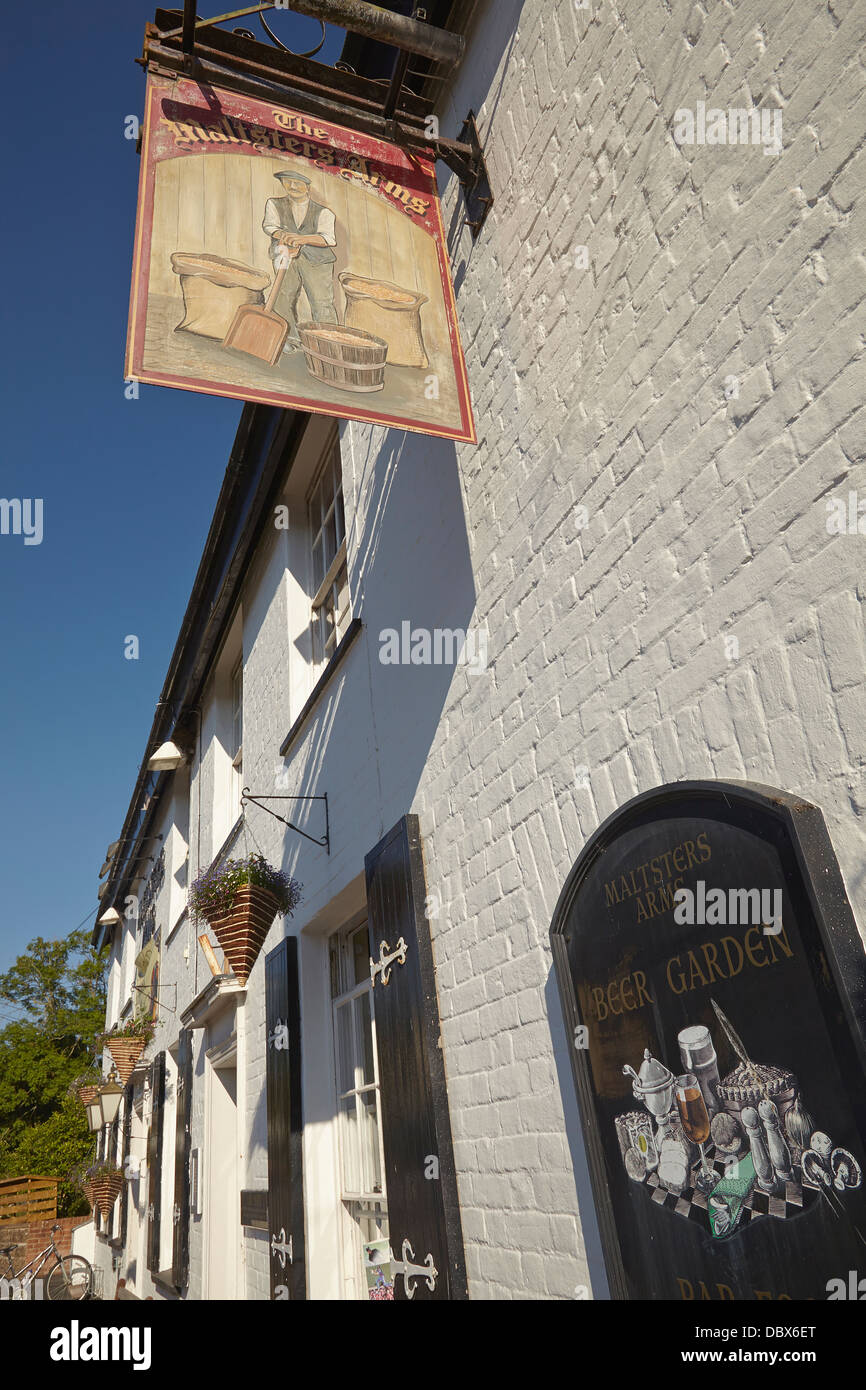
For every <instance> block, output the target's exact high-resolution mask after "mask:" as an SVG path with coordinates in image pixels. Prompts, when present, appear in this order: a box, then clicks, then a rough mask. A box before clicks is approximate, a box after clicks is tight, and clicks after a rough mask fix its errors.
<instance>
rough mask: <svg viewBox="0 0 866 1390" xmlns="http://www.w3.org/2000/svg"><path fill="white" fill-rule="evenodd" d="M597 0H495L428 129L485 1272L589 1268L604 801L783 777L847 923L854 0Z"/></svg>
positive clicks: (858, 835) (457, 1092)
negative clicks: (447, 313)
mask: <svg viewBox="0 0 866 1390" xmlns="http://www.w3.org/2000/svg"><path fill="white" fill-rule="evenodd" d="M590 6H591V8H590V9H588V10H585V9H578V8H577V7H576V6H574V5H572V4H571V3H566V2H565V0H560V3H558V4H549V3H547V4H542V3H540V0H528V2H527V3H523V4H517V3H508V0H505V2H504V3H503V2H502V0H499V3H497V4H495V5H488V6H487V7H486V10H485V12H484V15H483V17H482V19H481V21H480V24H479V26H478V28H477V31H476V33H475V35H474V36H473V42H472V46H471V48H470V52H469V56H468V58H467V61H466V63H465V64H464V67H463V69H462V72H461V74H460V76H459V78H458V80H457V82H456V84H455V87H454V89H453V91H452V93H451V95H450V100H449V104H448V116H449V126H450V128H449V129H447V130H446V131H445V133H448V134H451V133H456V131H457V130H458V129H459V124H460V121H461V120H462V117H463V116H464V115H465V113H466V110H467V109H468V108H469V107H473V108H474V109H475V110H476V111H478V112H479V126H480V128H481V130H482V132H483V135H484V141H485V155H486V160H487V164H488V169H489V172H490V175H491V181H492V184H493V187H494V191H495V194H496V199H497V201H496V206H495V208H494V210H493V212H492V214H491V216H490V218H489V220H488V222H487V224H486V226H485V228H484V231H483V233H482V236H481V237H480V239H479V240H478V242H477V243H476V244H474V245H473V244H472V242H471V238H470V234H469V232H468V230H464V231H463V232H462V234H460V235H459V236H458V237H456V238H455V239H454V240H453V241H452V246H451V253H452V260H453V265H454V270H455V275H456V277H457V279H458V281H459V282H460V292H459V300H458V303H459V311H460V320H461V328H462V333H463V340H464V345H465V348H466V352H467V359H468V362H469V370H470V380H471V385H472V392H473V397H474V402H475V408H476V413H477V417H478V430H479V438H480V444H479V447H478V448H477V449H472V448H469V447H461V448H460V449H459V461H460V477H461V479H462V484H463V489H464V505H465V516H466V524H467V531H468V541H469V549H470V554H471V568H472V575H473V581H474V588H475V592H476V594H477V599H476V604H475V608H474V614H473V621H474V622H476V623H486V624H487V626H488V628H489V633H490V655H491V670H490V672H489V675H488V677H487V678H485V679H479V678H474V679H473V678H471V677H467V676H466V674H465V673H463V672H458V673H457V675H456V676H455V679H454V681H453V683H452V685H451V688H450V690H449V692H448V697H447V700H446V701H445V703H444V706H443V710H442V717H441V720H440V722H439V724H438V727H437V729H436V732H435V735H434V737H433V739H432V743H431V748H430V754H429V757H428V758H427V760H426V764H425V767H424V769H423V772H422V774H421V777H420V779H419V785H418V789H417V792H416V794H415V796H414V798H413V809H415V810H416V811H418V812H419V813H420V815H421V818H422V828H423V830H424V831H425V854H426V858H427V872H428V877H429V880H430V883H431V884H434V885H436V886H438V887H440V888H441V891H442V893H443V899H444V906H443V911H442V915H441V916H440V917H439V918H437V919H436V920H435V921H434V922H433V928H434V937H435V950H436V956H437V961H438V962H439V963H440V973H439V986H440V1005H441V1009H442V1015H443V1036H444V1043H445V1059H446V1065H447V1068H448V1074H449V1078H450V1092H449V1094H450V1102H451V1113H452V1122H453V1126H454V1134H455V1147H456V1152H457V1157H458V1165H459V1169H460V1189H461V1198H462V1202H463V1219H464V1235H465V1238H466V1242H467V1256H468V1264H469V1275H470V1286H471V1291H472V1294H473V1296H475V1297H551V1296H554V1297H555V1296H570V1295H571V1294H572V1293H573V1290H574V1286H575V1285H576V1284H579V1283H583V1282H587V1271H586V1266H585V1264H584V1261H583V1253H582V1242H581V1237H580V1225H579V1221H578V1220H577V1219H576V1202H575V1182H574V1177H573V1175H572V1160H571V1155H570V1152H569V1148H568V1145H567V1144H566V1143H565V1142H564V1122H563V1112H562V1100H561V1093H560V1086H559V1080H558V1077H557V1073H556V1069H555V1066H554V1061H553V1051H552V1045H551V1031H553V1033H554V1036H555V1034H556V1029H557V1028H558V1027H559V1026H560V1024H559V1021H558V1019H552V1020H551V1022H550V1024H548V1022H547V1014H548V1007H547V1000H546V998H545V993H544V989H545V984H548V985H549V978H550V970H551V960H550V954H549V949H548V942H547V930H548V926H549V921H550V916H551V912H552V909H553V906H554V904H555V901H556V898H557V895H558V893H559V890H560V887H561V885H562V882H563V879H564V877H565V875H566V873H567V871H568V869H569V868H570V866H571V863H572V862H573V860H574V858H575V857H576V855H577V853H578V852H579V850H580V849H581V847H582V845H583V844H584V843H585V840H586V838H587V836H588V835H589V834H590V833H591V832H592V830H594V829H595V827H596V826H597V825H598V823H599V822H600V821H601V820H602V819H603V818H604V817H605V816H607V815H608V814H609V813H610V812H611V811H613V810H614V809H615V808H616V807H617V806H618V805H619V804H621V803H622V802H623V801H625V800H627V799H628V798H629V797H630V796H632V795H634V794H635V793H637V792H639V791H644V790H646V789H647V788H649V787H652V786H654V785H657V784H658V783H660V782H665V781H672V780H676V779H678V778H683V777H721V778H725V777H731V778H744V777H749V778H754V779H755V780H758V781H762V782H767V783H770V784H775V785H778V786H780V787H786V788H789V789H792V790H795V791H797V792H800V793H802V794H803V795H804V796H806V797H807V798H809V799H811V800H813V801H815V802H816V803H817V804H818V805H819V806H821V807H822V809H823V811H824V814H825V816H826V818H827V821H828V824H829V827H830V832H831V835H832V837H833V840H834V843H835V845H836V848H837V852H838V854H839V858H840V861H841V864H842V868H843V873H844V875H845V878H846V882H847V885H848V889H849V892H850V894H851V897H852V901H853V903H854V907H855V912H856V914H857V915H858V917H859V920H860V922H861V923H862V922H863V921H866V890H864V884H863V878H862V874H861V872H860V865H861V863H862V852H863V841H862V812H863V800H864V797H863V790H862V786H863V784H862V739H860V740H858V733H859V731H860V730H861V729H862V725H863V715H864V701H863V694H862V679H863V671H864V655H866V650H864V634H863V619H862V608H861V603H860V600H861V598H862V587H861V589H860V591H859V592H858V583H859V584H860V585H861V586H862V579H860V575H861V574H862V565H863V545H864V542H863V540H862V538H860V537H857V536H847V535H846V536H830V535H828V533H827V530H826V526H825V520H826V498H827V496H831V495H847V491H848V489H849V487H859V489H860V495H861V497H862V498H863V499H864V500H866V470H864V469H863V419H864V412H863V410H862V409H860V399H861V392H858V389H857V386H856V385H855V382H859V385H860V387H861V388H862V384H863V380H864V373H863V361H862V351H863V342H864V333H863V330H864V313H863V303H862V300H863V283H864V270H866V264H864V258H863V254H862V247H863V244H864V243H863V237H862V232H861V233H860V234H859V235H858V229H862V225H863V216H864V202H866V199H864V197H863V172H862V171H863V130H864V121H866V111H864V100H863V74H862V68H861V67H860V65H859V62H858V58H857V51H858V47H859V46H860V44H861V43H862V38H863V30H864V28H866V13H864V11H863V10H862V8H861V7H858V6H856V5H847V4H845V5H837V4H835V3H834V4H832V5H831V6H825V5H819V4H816V3H805V4H803V3H798V4H796V5H795V4H792V3H790V0H786V2H785V3H775V4H769V5H766V4H763V3H762V4H761V5H756V4H750V3H745V4H739V5H737V6H736V7H733V6H731V5H728V4H724V3H722V4H719V5H715V6H712V7H710V9H709V12H708V13H705V12H704V10H703V9H702V7H700V6H699V5H694V6H692V5H690V4H676V3H675V4H673V5H669V6H665V5H663V4H661V3H660V0H644V3H641V4H640V5H637V4H632V5H628V4H620V5H616V6H612V5H610V4H598V3H595V0H590ZM514 22H516V24H517V29H516V33H515V34H514V35H513V37H512V35H511V24H512V23H514ZM698 100H706V101H707V103H708V105H712V104H718V105H719V106H725V107H727V106H729V105H737V106H748V105H750V104H751V103H752V102H754V103H756V104H759V105H778V106H781V107H782V109H783V128H784V149H783V153H782V155H781V156H779V157H768V156H765V155H764V154H763V151H762V150H761V149H760V148H758V149H755V150H753V149H751V148H745V149H743V148H735V147H734V148H726V147H699V146H693V147H687V146H683V147H682V148H678V147H677V146H676V145H675V143H674V142H673V140H672V137H671V125H672V121H673V116H674V112H675V110H676V109H677V108H678V107H689V108H691V109H694V108H695V103H696V102H697V101H698ZM858 169H859V171H860V177H859V179H858V178H857V177H856V170H858ZM453 185H454V181H453V180H452V186H451V187H450V189H449V196H448V200H447V211H448V213H450V212H451V211H452V210H454V211H455V212H456V211H458V210H459V198H458V196H457V194H456V189H455V188H454V186H453ZM445 221H446V226H448V225H451V219H450V217H449V216H448V215H446V218H445ZM580 244H585V245H586V246H587V247H588V250H589V268H588V269H587V270H583V271H581V270H578V269H576V268H575V258H574V250H575V247H576V246H578V245H580ZM728 375H736V376H737V377H738V378H739V383H740V386H739V395H738V397H737V398H736V399H731V400H726V399H725V395H724V379H725V377H727V376H728ZM352 434H353V436H360V435H361V434H362V431H361V430H360V429H358V428H356V427H353V429H352ZM433 452H434V451H432V450H431V448H430V445H429V443H427V442H425V441H418V440H410V441H407V442H406V445H405V446H404V447H403V449H402V450H401V452H400V466H401V467H404V468H406V469H407V470H411V469H412V468H413V467H415V468H417V469H418V470H419V471H420V470H422V469H432V468H435V467H437V463H438V460H437V459H436V458H435V457H430V455H431V453H433ZM425 455H426V456H427V458H426V459H425ZM580 503H583V504H584V505H585V506H586V507H587V509H588V512H589V517H588V524H587V526H586V527H585V528H584V529H582V530H578V528H577V526H576V521H575V509H576V507H577V505H578V504H580ZM371 507H372V503H371ZM419 520H421V521H424V522H425V524H426V519H425V518H424V517H423V514H421V513H420V509H419ZM404 524H405V522H404ZM431 529H432V528H431ZM437 539H441V538H437ZM442 559H443V566H445V567H447V565H448V563H449V560H448V552H447V550H445V551H444V552H443V556H442ZM395 583H396V575H395ZM366 598H367V617H368V621H369V622H370V624H371V627H372V626H374V625H375V620H374V618H373V614H372V612H371V605H370V602H369V598H370V595H369V593H368V594H367V595H366ZM402 616H406V617H409V618H411V619H413V620H414V621H419V620H418V619H417V618H416V615H415V613H414V612H413V611H411V610H410V609H409V608H408V607H407V609H406V611H405V612H404V613H403V614H402ZM445 620H446V615H445V614H444V613H443V615H442V618H441V619H440V621H442V622H444V621H445ZM726 635H728V636H735V637H736V638H737V639H738V641H739V657H738V659H737V660H728V659H727V658H726V654H725V643H724V637H725V636H726ZM380 722H381V723H383V724H384V722H385V721H384V720H381V721H380ZM389 722H390V721H389ZM579 765H585V766H586V767H587V769H588V785H587V787H585V788H583V787H580V786H578V785H577V781H576V777H575V769H576V768H577V767H578V766H579ZM386 819H387V817H386ZM550 997H551V992H550V990H549V989H548V993H547V999H549V998H550ZM559 1045H560V1047H561V1049H562V1048H564V1044H563V1043H562V1040H561V1039H560V1040H559ZM565 1078H566V1085H570V1084H571V1083H570V1079H569V1078H568V1074H567V1071H566V1072H565ZM542 1145H544V1146H545V1150H544V1159H543V1161H540V1155H539V1150H540V1146H542Z"/></svg>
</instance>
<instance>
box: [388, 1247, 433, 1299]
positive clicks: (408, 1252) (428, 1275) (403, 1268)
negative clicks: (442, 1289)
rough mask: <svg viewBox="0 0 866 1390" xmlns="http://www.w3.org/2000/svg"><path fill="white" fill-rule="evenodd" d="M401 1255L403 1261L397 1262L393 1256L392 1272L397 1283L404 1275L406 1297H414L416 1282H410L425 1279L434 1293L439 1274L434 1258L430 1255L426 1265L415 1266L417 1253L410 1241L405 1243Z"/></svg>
mask: <svg viewBox="0 0 866 1390" xmlns="http://www.w3.org/2000/svg"><path fill="white" fill-rule="evenodd" d="M401 1254H402V1256H403V1258H402V1260H395V1259H394V1256H393V1254H392V1255H391V1271H392V1273H393V1275H394V1281H395V1283H396V1281H397V1279H398V1278H399V1276H400V1275H401V1274H402V1276H403V1291H404V1293H405V1294H406V1297H407V1298H413V1297H414V1294H415V1284H414V1282H413V1283H410V1282H409V1281H410V1280H415V1279H418V1278H423V1279H424V1282H425V1283H426V1285H427V1287H428V1289H429V1290H430V1292H431V1293H432V1292H433V1290H434V1289H435V1287H436V1276H437V1275H438V1273H439V1271H438V1269H437V1268H436V1266H435V1265H434V1263H433V1256H432V1255H428V1256H427V1258H426V1260H425V1261H424V1263H423V1264H421V1265H416V1264H413V1263H412V1261H414V1259H415V1251H414V1250H413V1249H412V1247H411V1245H410V1244H409V1242H408V1240H404V1241H403V1249H402V1251H401Z"/></svg>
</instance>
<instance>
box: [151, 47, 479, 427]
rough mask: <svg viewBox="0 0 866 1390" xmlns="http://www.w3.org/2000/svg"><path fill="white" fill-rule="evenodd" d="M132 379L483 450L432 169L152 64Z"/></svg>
mask: <svg viewBox="0 0 866 1390" xmlns="http://www.w3.org/2000/svg"><path fill="white" fill-rule="evenodd" d="M126 376H127V378H134V379H136V380H138V381H144V382H153V383H156V384H158V385H162V386H177V387H181V388H183V389H184V390H187V391H200V392H204V393H206V394H211V395H218V396H233V397H237V398H238V399H240V400H245V401H260V402H264V403H266V404H269V405H277V406H284V407H291V408H296V409H300V410H305V411H313V412H318V413H321V414H325V415H336V416H344V417H347V418H349V419H355V420H367V421H370V422H372V423H374V424H382V425H395V426H398V427H399V428H401V429H408V430H418V431H420V432H421V433H424V434H433V435H440V436H443V437H445V438H448V439H456V440H466V441H470V442H474V440H475V433H474V426H473V421H472V408H471V404H470V400H469V391H468V386H467V381H466V366H465V363H464V360H463V352H462V349H461V346H460V340H459V336H458V331H457V317H456V310H455V304H454V294H453V289H452V285H451V274H450V269H449V265H448V257H447V254H446V250H445V239H444V232H443V227H442V218H441V213H440V208H439V199H438V196H437V191H436V177H435V171H434V167H433V164H432V163H431V162H430V160H428V159H425V158H423V157H420V156H418V155H416V154H415V153H414V152H413V153H411V154H410V153H408V152H407V151H405V150H402V149H400V148H399V147H398V146H396V145H391V144H388V143H386V142H384V141H382V140H377V139H374V138H372V137H370V136H367V135H361V134H359V133H358V132H355V131H351V130H348V129H346V128H345V127H343V126H339V125H336V124H334V123H332V122H330V121H323V120H321V119H320V118H319V117H312V116H306V115H301V114H300V113H298V112H295V111H292V110H289V109H288V108H285V107H280V106H276V105H273V104H271V103H270V102H266V101H260V100H255V99H253V98H250V97H245V96H240V95H237V94H233V93H229V92H224V91H218V90H216V89H214V88H212V87H201V86H199V85H198V84H197V83H195V82H193V81H191V80H189V79H187V78H170V77H164V76H157V75H153V74H149V76H148V83H147V100H146V108H145V118H144V130H143V149H142V167H141V179H140V184H139V199H138V218H137V225H136V240H135V254H134V263H133V276H132V293H131V297H130V315H129V332H128V339H127V355H126Z"/></svg>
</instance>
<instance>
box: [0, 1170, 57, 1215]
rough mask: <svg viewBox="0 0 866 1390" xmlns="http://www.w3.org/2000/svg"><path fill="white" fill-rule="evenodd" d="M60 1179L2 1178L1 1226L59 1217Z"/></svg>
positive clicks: (0, 1192)
mask: <svg viewBox="0 0 866 1390" xmlns="http://www.w3.org/2000/svg"><path fill="white" fill-rule="evenodd" d="M59 1184H60V1179H59V1178H43V1177H23V1178H0V1224H2V1223H3V1222H4V1221H36V1220H40V1219H41V1220H45V1219H46V1218H51V1219H53V1218H54V1217H56V1216H57V1188H58V1186H59Z"/></svg>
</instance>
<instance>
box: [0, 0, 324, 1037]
mask: <svg viewBox="0 0 866 1390" xmlns="http://www.w3.org/2000/svg"><path fill="white" fill-rule="evenodd" d="M228 8H230V7H229V6H225V5H222V4H221V0H199V13H200V14H203V15H209V14H220V13H224V12H225V10H226V9H228ZM237 8H241V0H239V3H238V5H237ZM154 12H155V5H153V4H152V3H147V2H146V0H142V3H141V4H139V3H138V0H93V3H92V4H90V5H87V6H85V7H84V8H78V9H75V8H71V7H70V6H69V5H68V4H61V3H60V0H44V3H40V4H39V5H38V6H22V7H19V8H18V9H17V10H16V12H15V22H14V24H10V25H8V26H7V30H6V33H5V35H4V48H5V55H4V57H3V59H2V69H0V71H2V83H0V106H2V109H3V131H4V139H3V165H4V174H3V186H4V199H3V202H4V206H5V216H4V219H3V225H2V231H0V236H2V249H3V256H2V262H0V264H2V266H3V269H4V271H5V274H4V284H3V295H2V301H3V302H2V316H3V333H2V338H0V354H2V360H0V382H2V402H3V448H2V454H0V460H2V462H0V497H4V498H20V499H36V498H41V499H42V500H43V538H42V542H41V544H39V545H29V546H25V544H24V537H23V536H22V535H17V536H16V535H0V663H2V666H0V670H2V672H3V679H2V681H0V728H2V738H3V758H2V764H0V767H2V771H0V777H2V783H0V872H2V883H3V895H2V902H0V970H5V969H7V968H8V967H9V965H10V964H11V963H12V962H13V961H14V959H15V957H16V956H17V955H18V954H19V952H21V951H22V950H23V949H24V948H25V946H26V945H27V943H28V942H29V941H31V940H32V939H33V937H35V936H37V935H42V936H46V937H58V936H64V935H66V934H67V933H68V932H69V931H71V930H72V928H73V927H75V926H77V925H78V924H79V923H80V922H81V920H82V918H84V917H85V915H86V914H88V913H91V912H92V911H93V910H94V909H95V907H96V890H97V887H98V878H97V875H98V872H99V869H100V866H101V864H102V861H103V858H104V854H105V849H106V847H107V845H108V844H109V842H110V841H111V840H114V839H116V837H117V836H118V835H119V834H120V829H121V824H122V821H123V817H124V814H125V812H126V808H127V804H128V800H129V796H130V794H131V791H132V787H133V784H134V781H135V777H136V774H137V771H138V766H139V763H140V761H141V758H142V756H143V754H144V745H145V740H146V738H147V735H148V732H149V730H150V723H151V720H152V718H153V713H154V708H155V705H156V701H157V700H158V698H159V692H160V689H161V686H162V682H163V678H164V675H165V671H166V668H167V666H168V661H169V658H170V656H171V652H172V649H173V647H174V642H175V638H176V636H177V632H178V629H179V626H180V622H181V619H182V617H183V613H184V609H185V607H186V602H187V599H188V597H189V592H190V588H191V586H192V582H193V578H194V576H195V571H196V567H197V564H198V560H199V557H200V555H201V551H202V546H203V544H204V540H205V536H206V534H207V530H208V526H209V524H210V519H211V515H212V513H213V507H214V504H215V501H216V498H217V495H218V493H219V489H220V484H221V481H222V477H223V474H224V472H225V468H226V464H227V462H228V457H229V452H230V449H231V445H232V440H233V438H234V434H235V430H236V428H237V422H238V420H239V418H240V407H239V406H238V404H237V403H236V402H234V401H228V400H221V399H219V398H217V397H214V396H196V395H193V394H192V393H190V392H186V391H174V390H169V389H166V388H162V387H156V386H141V387H140V388H139V390H140V395H139V399H138V400H137V401H129V400H126V399H125V398H124V383H123V356H124V343H125V335H126V317H127V306H128V298H129V281H130V266H131V260H132V245H133V233H134V223H135V203H136V191H137V187H138V171H139V158H138V156H137V155H136V153H135V144H134V142H132V141H128V140H126V139H124V134H123V132H124V118H125V117H126V116H127V115H129V114H133V113H134V114H138V115H139V116H140V115H141V112H142V110H143V104H144V74H143V71H142V69H141V68H140V67H139V66H138V65H137V64H136V63H135V62H134V61H133V60H134V59H135V58H136V57H138V56H140V54H141V48H142V41H143V35H144V25H145V23H146V22H147V21H148V20H152V19H153V15H154ZM267 17H268V21H269V23H270V24H271V27H272V28H273V29H274V32H275V33H277V34H278V35H279V36H280V37H281V38H282V39H283V40H284V42H286V43H288V44H289V45H290V46H294V47H296V48H300V49H305V48H311V47H313V46H314V45H315V43H316V42H317V41H318V37H319V35H320V32H321V31H320V28H319V25H318V23H317V22H316V21H315V20H312V19H307V18H303V17H301V16H297V15H292V14H289V13H286V12H285V11H277V12H272V13H270V14H269V15H268V16H267ZM236 22H237V23H238V24H243V25H245V26H246V27H249V28H250V29H253V30H258V28H259V26H258V21H257V20H256V19H255V17H252V18H247V19H244V20H238V21H236ZM342 41H343V34H342V31H339V30H330V31H329V35H328V42H327V44H326V47H325V49H323V51H322V53H321V54H320V55H319V56H320V58H321V59H322V60H324V61H325V62H333V61H334V60H335V58H337V57H338V56H339V51H340V48H341V47H342ZM130 634H134V635H136V636H137V637H138V639H139V644H140V658H139V660H137V661H129V660H126V659H125V657H124V639H125V637H127V636H128V635H130ZM89 920H92V919H89ZM8 1016H9V1009H8V1006H3V1005H0V1024H2V1022H3V1020H4V1018H6V1017H8Z"/></svg>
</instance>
